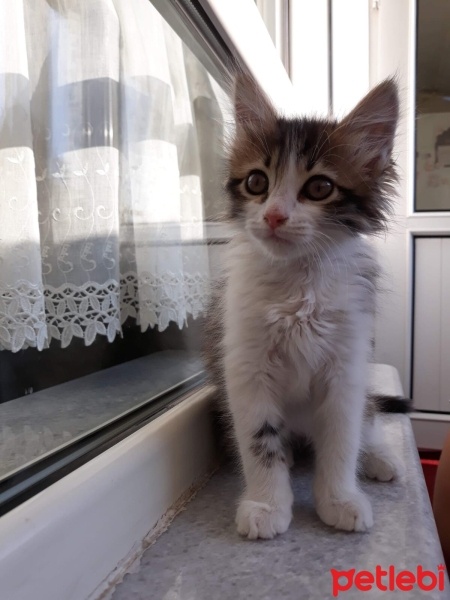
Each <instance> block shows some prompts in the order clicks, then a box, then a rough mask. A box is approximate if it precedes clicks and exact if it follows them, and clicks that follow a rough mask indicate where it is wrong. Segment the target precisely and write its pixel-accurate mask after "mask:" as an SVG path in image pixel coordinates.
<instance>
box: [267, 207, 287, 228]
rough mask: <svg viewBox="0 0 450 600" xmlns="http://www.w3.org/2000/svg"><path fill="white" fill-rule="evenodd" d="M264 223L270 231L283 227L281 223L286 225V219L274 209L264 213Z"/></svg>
mask: <svg viewBox="0 0 450 600" xmlns="http://www.w3.org/2000/svg"><path fill="white" fill-rule="evenodd" d="M264 221H265V222H266V223H267V225H268V226H269V227H270V229H276V228H277V227H279V226H280V225H283V223H286V221H287V217H285V216H284V215H283V213H281V212H280V211H278V210H275V209H274V210H269V211H267V212H266V214H265V215H264Z"/></svg>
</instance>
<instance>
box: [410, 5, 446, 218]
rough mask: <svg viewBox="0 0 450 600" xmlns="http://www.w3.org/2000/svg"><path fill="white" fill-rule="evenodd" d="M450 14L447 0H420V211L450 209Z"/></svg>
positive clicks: (418, 131)
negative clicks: (448, 56)
mask: <svg viewBox="0 0 450 600" xmlns="http://www.w3.org/2000/svg"><path fill="white" fill-rule="evenodd" d="M449 20H450V5H449V3H448V2H446V1H445V0H434V1H433V2H428V1H427V0H418V3H417V66H416V69H417V79H416V92H417V135H416V198H415V210H416V211H442V210H450V77H449V75H450V70H449V69H450V67H449V66H448V60H447V58H446V57H447V55H448V50H449V49H450V41H449V37H448V23H449Z"/></svg>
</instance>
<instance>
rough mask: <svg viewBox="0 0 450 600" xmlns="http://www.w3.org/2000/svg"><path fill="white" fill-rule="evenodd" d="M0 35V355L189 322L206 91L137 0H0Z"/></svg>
mask: <svg viewBox="0 0 450 600" xmlns="http://www.w3.org/2000/svg"><path fill="white" fill-rule="evenodd" d="M0 39H1V41H0V44H2V46H3V47H2V50H1V52H0V171H1V176H0V348H1V349H6V350H12V351H17V350H19V349H21V348H24V347H28V346H32V347H37V348H38V349H43V348H45V347H47V346H48V344H49V342H50V341H51V339H52V338H56V339H57V340H60V343H61V346H62V347H66V346H67V345H68V344H70V342H71V340H72V339H73V337H74V336H75V337H79V338H83V339H84V340H85V343H86V344H87V345H89V344H91V343H92V342H93V341H94V339H95V337H96V336H97V335H99V334H100V335H106V336H107V337H108V339H109V341H112V340H113V339H114V338H115V336H116V335H117V334H118V333H120V331H121V324H122V323H123V322H124V320H125V319H126V318H127V317H132V318H135V319H136V320H137V322H138V323H140V326H141V328H142V330H145V329H146V328H147V327H155V326H157V327H158V328H159V329H160V330H163V329H164V328H166V327H167V326H168V324H169V323H170V322H171V321H175V322H176V323H177V324H178V326H179V327H182V326H183V324H184V323H185V321H186V319H187V317H188V315H193V317H194V318H195V317H197V315H198V314H199V313H200V312H201V311H202V309H203V308H204V300H205V296H206V288H207V282H208V276H209V264H208V254H207V247H206V245H204V244H202V243H201V240H202V239H203V233H204V231H203V228H204V219H205V217H208V216H210V215H211V214H213V213H214V212H216V211H217V206H216V204H215V203H217V202H219V201H220V198H219V195H218V194H217V190H218V185H217V182H218V181H219V180H218V179H217V175H218V174H216V173H213V176H212V177H211V172H210V169H213V170H214V169H216V170H217V169H218V163H219V162H220V156H219V154H218V151H217V150H216V148H217V147H218V146H219V145H220V139H217V137H218V136H219V137H220V133H221V127H222V125H221V122H222V121H221V119H222V113H221V111H220V108H219V104H218V101H217V97H216V95H217V90H218V87H217V85H216V84H215V82H213V81H212V79H211V77H210V76H209V74H208V73H207V72H206V70H205V69H204V68H203V67H202V65H201V63H200V62H199V61H198V60H197V58H196V57H195V56H194V55H193V54H192V53H191V52H190V51H189V49H188V48H187V47H186V46H185V45H184V44H183V43H182V41H181V40H180V38H178V36H177V35H176V34H175V33H174V32H173V30H172V29H171V28H170V27H169V26H168V25H167V23H166V22H165V21H164V20H163V18H162V17H161V16H160V14H159V13H158V12H157V11H156V9H155V8H154V7H153V6H152V5H151V4H150V2H148V0H132V1H129V0H89V1H88V2H87V1H85V2H80V1H79V0H14V1H13V2H7V1H5V0H1V1H0ZM208 136H209V139H208ZM205 147H206V152H205ZM207 171H208V172H207ZM219 176H220V174H219ZM208 186H209V187H208ZM205 207H206V208H205ZM205 210H206V212H207V213H208V212H209V213H210V214H209V215H208V214H205ZM195 241H200V243H194V242H195Z"/></svg>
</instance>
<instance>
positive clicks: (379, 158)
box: [339, 79, 399, 173]
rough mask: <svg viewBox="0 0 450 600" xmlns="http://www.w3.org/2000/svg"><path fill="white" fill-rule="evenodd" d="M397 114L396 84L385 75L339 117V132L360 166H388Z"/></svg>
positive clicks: (369, 167)
mask: <svg viewBox="0 0 450 600" xmlns="http://www.w3.org/2000/svg"><path fill="white" fill-rule="evenodd" d="M398 115H399V99H398V89H397V84H396V82H395V80H394V79H386V80H385V81H383V82H382V83H380V84H379V85H377V86H376V87H375V88H374V89H373V90H371V91H370V92H369V93H368V94H367V96H365V97H364V98H363V99H362V100H361V101H360V102H359V104H358V105H357V106H356V107H355V108H354V109H353V110H352V111H351V113H350V114H348V115H347V116H346V117H345V118H344V119H343V120H342V121H341V123H340V127H339V129H340V130H341V134H342V133H344V134H345V136H346V143H347V144H349V147H350V148H351V152H352V154H353V157H354V159H356V160H357V162H358V163H359V165H360V166H361V168H364V169H365V170H371V171H373V172H374V173H377V172H381V171H383V170H384V169H385V168H386V167H387V166H389V164H390V161H391V153H392V148H393V146H394V138H395V130H396V128H397V121H398Z"/></svg>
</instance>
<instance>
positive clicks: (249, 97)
mask: <svg viewBox="0 0 450 600" xmlns="http://www.w3.org/2000/svg"><path fill="white" fill-rule="evenodd" d="M233 88H234V90H233V91H234V114H235V118H236V125H237V126H238V127H242V128H243V129H245V130H249V131H251V130H255V129H261V128H262V129H264V130H267V129H271V128H272V127H273V126H274V125H275V124H276V120H277V115H276V112H275V109H274V108H273V106H272V104H271V102H270V100H269V99H268V98H267V96H266V94H265V93H264V92H263V90H262V89H261V88H260V86H259V85H258V83H257V82H256V81H255V80H254V79H253V77H252V76H251V75H249V74H248V73H242V72H241V73H238V74H237V75H235V77H234V82H233Z"/></svg>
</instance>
